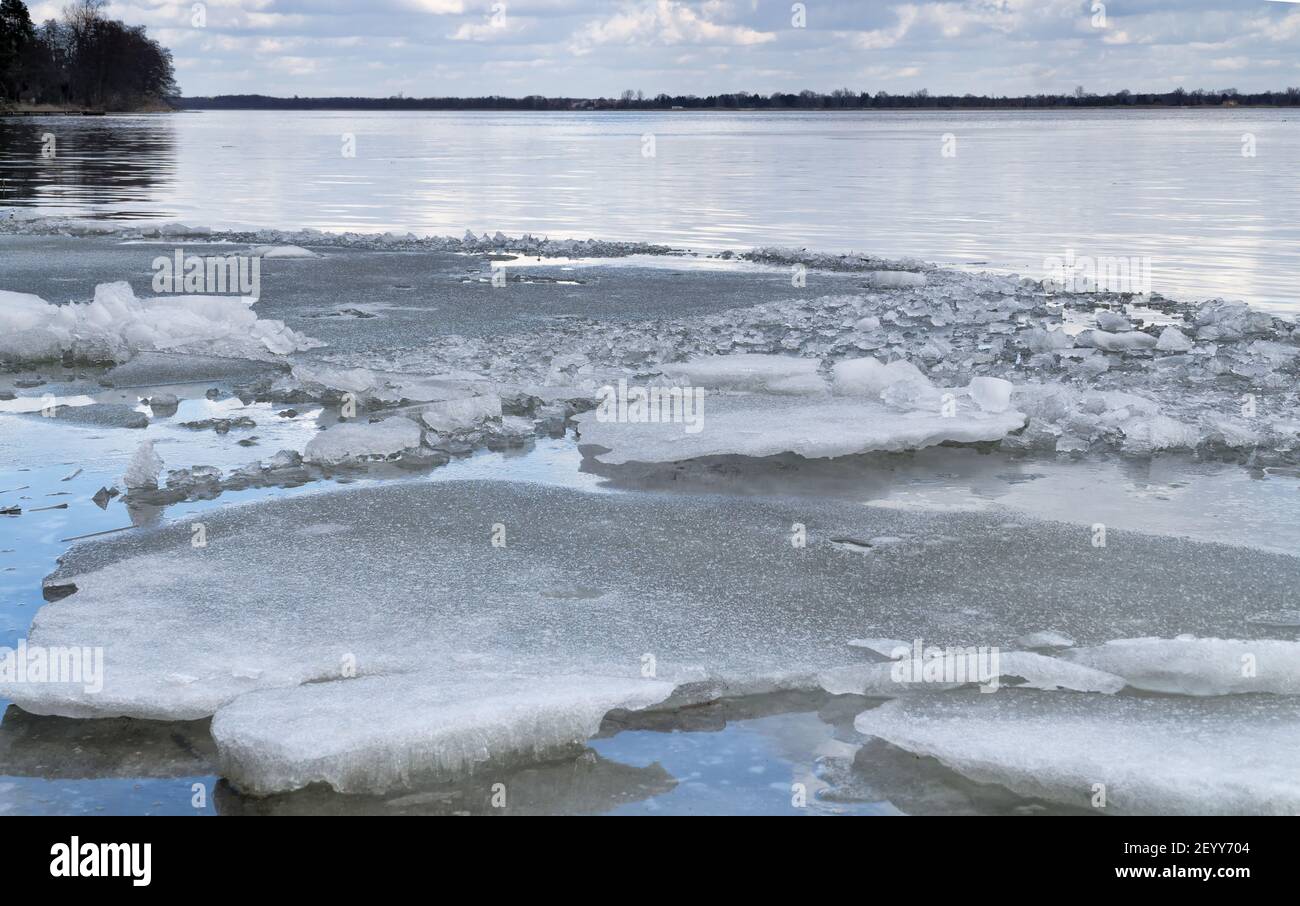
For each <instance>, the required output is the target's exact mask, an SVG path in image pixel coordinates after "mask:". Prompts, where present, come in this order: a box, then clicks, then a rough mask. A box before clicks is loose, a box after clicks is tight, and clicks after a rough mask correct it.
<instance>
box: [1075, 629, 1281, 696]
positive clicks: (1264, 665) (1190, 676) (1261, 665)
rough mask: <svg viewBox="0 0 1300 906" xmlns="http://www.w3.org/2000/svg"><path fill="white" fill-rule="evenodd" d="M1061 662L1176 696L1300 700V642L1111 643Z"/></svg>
mask: <svg viewBox="0 0 1300 906" xmlns="http://www.w3.org/2000/svg"><path fill="white" fill-rule="evenodd" d="M1061 657H1063V658H1066V659H1068V660H1070V661H1072V662H1073V663H1076V664H1080V665H1084V666H1087V667H1092V668H1093V669H1096V670H1105V671H1107V672H1110V673H1114V674H1117V675H1119V676H1122V677H1124V679H1125V680H1126V681H1127V682H1128V684H1129V685H1130V686H1133V687H1134V688H1137V689H1146V690H1149V691H1151V692H1167V693H1171V694H1175V695H1229V694H1233V693H1243V692H1271V693H1275V694H1278V695H1300V642H1291V641H1280V640H1272V639H1253V640H1251V641H1241V640H1238V639H1198V638H1174V639H1156V638H1143V639H1115V640H1113V641H1109V642H1106V643H1105V644H1104V645H1098V646H1095V647H1090V648H1075V649H1071V650H1070V651H1066V652H1063V653H1062V654H1061Z"/></svg>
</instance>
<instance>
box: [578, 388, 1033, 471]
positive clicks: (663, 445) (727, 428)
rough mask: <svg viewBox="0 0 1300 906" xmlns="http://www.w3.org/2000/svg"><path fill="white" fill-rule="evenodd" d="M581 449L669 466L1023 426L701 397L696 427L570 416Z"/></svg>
mask: <svg viewBox="0 0 1300 906" xmlns="http://www.w3.org/2000/svg"><path fill="white" fill-rule="evenodd" d="M577 422H578V432H579V435H580V440H581V442H582V443H583V444H584V445H592V446H596V447H605V448H607V449H608V450H609V451H610V452H608V453H598V454H597V458H598V459H599V460H600V461H601V462H603V463H606V464H610V465H618V464H621V463H626V462H673V461H677V460H684V459H695V458H698V457H702V456H721V455H728V454H739V455H743V456H773V455H776V454H778V453H797V454H799V455H800V456H805V457H808V458H822V457H834V456H849V455H852V454H856V453H870V452H875V451H898V450H917V449H921V448H923V447H931V446H935V445H937V444H942V443H947V442H953V443H975V442H979V441H998V440H1001V439H1002V438H1004V437H1005V436H1006V435H1007V434H1008V433H1010V432H1012V431H1016V430H1018V429H1019V428H1021V427H1023V426H1024V423H1025V417H1024V415H1023V414H1021V413H1020V412H1016V411H1008V412H984V411H981V410H978V409H976V408H975V407H974V406H965V407H962V408H960V409H958V410H957V411H956V412H955V413H954V414H952V415H945V414H943V411H942V410H941V408H940V407H937V406H936V407H935V408H926V409H911V410H900V409H898V408H895V407H892V406H888V405H885V404H884V403H878V402H873V401H871V400H867V399H863V400H857V399H841V398H838V397H837V398H834V399H808V398H798V397H794V398H790V397H776V396H768V395H757V394H755V395H736V396H714V395H709V396H706V397H705V399H704V405H703V409H702V418H701V419H700V420H699V424H700V426H701V427H700V430H698V431H695V432H694V433H692V432H691V431H688V430H687V427H689V426H687V425H685V424H684V423H682V424H679V423H676V422H667V423H664V422H619V421H601V420H600V416H599V411H598V410H593V411H591V412H586V413H583V414H582V415H580V416H578V418H577Z"/></svg>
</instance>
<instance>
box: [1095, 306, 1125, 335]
mask: <svg viewBox="0 0 1300 906" xmlns="http://www.w3.org/2000/svg"><path fill="white" fill-rule="evenodd" d="M1097 326H1098V327H1100V328H1101V329H1102V330H1105V331H1108V332H1110V333H1123V332H1124V331H1126V330H1132V329H1133V325H1132V323H1131V322H1130V321H1129V319H1128V318H1126V317H1124V315H1123V314H1121V313H1120V312H1117V311H1099V312H1097Z"/></svg>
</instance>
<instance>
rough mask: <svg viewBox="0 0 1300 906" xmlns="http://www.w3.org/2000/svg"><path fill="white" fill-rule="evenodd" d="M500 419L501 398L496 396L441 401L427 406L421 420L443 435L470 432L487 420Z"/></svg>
mask: <svg viewBox="0 0 1300 906" xmlns="http://www.w3.org/2000/svg"><path fill="white" fill-rule="evenodd" d="M500 418H501V397H499V396H495V395H485V396H467V397H464V398H462V399H453V400H439V401H438V402H434V403H429V404H427V405H425V406H424V407H423V408H422V409H421V411H420V420H421V421H423V422H424V423H425V425H427V426H428V427H429V428H430V429H431V430H434V431H437V432H439V433H443V434H446V433H450V432H452V431H463V430H468V429H471V428H474V427H476V426H478V425H479V424H480V423H481V422H483V421H485V420H487V419H500Z"/></svg>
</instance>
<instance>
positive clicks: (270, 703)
mask: <svg viewBox="0 0 1300 906" xmlns="http://www.w3.org/2000/svg"><path fill="white" fill-rule="evenodd" d="M672 690H673V686H672V684H671V683H664V682H659V681H655V680H651V679H637V678H630V677H610V676H527V675H523V676H521V675H517V674H501V675H499V676H491V675H487V676H476V677H474V678H473V680H472V681H461V682H454V681H452V682H444V683H441V684H437V685H434V684H431V683H429V681H428V679H427V678H426V677H423V676H420V675H406V676H373V677H357V678H353V679H341V680H337V681H335V682H329V683H313V684H310V685H306V686H297V687H293V688H289V689H273V690H267V691H264V692H255V693H252V694H250V695H245V696H243V697H241V698H238V699H236V700H235V701H233V702H231V703H230V704H229V705H226V706H225V707H224V708H222V709H221V710H219V711H218V712H217V714H216V716H215V717H214V718H213V721H212V735H213V738H214V739H215V740H216V743H217V749H218V752H219V756H220V767H221V774H222V776H223V777H226V778H227V779H229V780H230V781H231V782H232V783H234V784H235V785H236V786H237V787H238V788H239V789H240V790H242V791H244V792H253V793H258V792H261V793H266V792H274V791H283V790H293V789H299V788H301V787H304V786H307V785H308V784H310V783H326V784H328V785H329V786H331V787H333V788H334V789H336V790H339V791H340V792H348V793H359V792H368V793H383V792H387V791H389V790H392V789H400V788H403V787H409V786H411V785H412V784H413V783H414V782H416V781H428V780H438V779H445V778H447V777H451V776H458V775H464V774H470V773H473V772H474V771H475V769H476V768H480V767H481V766H483V765H484V764H488V763H492V764H500V763H502V762H507V761H510V760H514V759H524V760H528V761H535V760H538V759H540V758H543V757H545V756H546V754H547V753H550V752H554V751H556V750H559V749H562V748H563V747H566V746H573V745H576V744H579V743H585V742H586V741H587V740H588V739H590V738H591V737H592V736H594V735H595V733H596V731H597V730H598V729H599V728H600V722H601V719H602V718H603V717H604V716H605V715H606V714H608V713H609V712H610V711H612V710H614V709H617V708H621V709H628V710H636V709H639V708H643V707H646V706H647V705H652V704H656V703H658V702H660V701H663V700H664V699H665V698H667V697H668V696H669V695H670V694H671V693H672Z"/></svg>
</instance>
